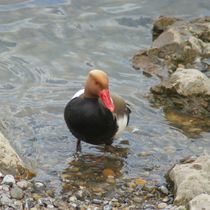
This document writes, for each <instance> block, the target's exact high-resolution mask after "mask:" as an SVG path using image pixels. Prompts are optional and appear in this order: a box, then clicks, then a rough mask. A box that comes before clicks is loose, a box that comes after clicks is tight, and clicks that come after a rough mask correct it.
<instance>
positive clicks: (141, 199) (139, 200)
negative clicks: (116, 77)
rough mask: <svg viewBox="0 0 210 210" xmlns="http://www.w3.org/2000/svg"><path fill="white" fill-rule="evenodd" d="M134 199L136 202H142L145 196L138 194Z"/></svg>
mask: <svg viewBox="0 0 210 210" xmlns="http://www.w3.org/2000/svg"><path fill="white" fill-rule="evenodd" d="M132 200H133V201H134V202H136V203H142V201H143V198H142V197H137V196H135V197H134V198H133V199H132Z"/></svg>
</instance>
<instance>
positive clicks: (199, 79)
mask: <svg viewBox="0 0 210 210" xmlns="http://www.w3.org/2000/svg"><path fill="white" fill-rule="evenodd" d="M160 87H161V88H163V89H166V90H167V91H171V92H174V91H175V92H176V93H177V94H179V95H181V96H187V97H190V96H196V95H202V96H203V97H205V96H210V80H209V79H208V77H207V76H206V75H205V74H203V73H202V72H200V71H199V70H197V69H183V68H178V69H177V70H176V71H175V72H174V73H173V74H172V75H171V77H170V78H169V79H168V80H167V81H165V82H162V83H161V85H160Z"/></svg>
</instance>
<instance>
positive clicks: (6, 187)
mask: <svg viewBox="0 0 210 210" xmlns="http://www.w3.org/2000/svg"><path fill="white" fill-rule="evenodd" d="M1 187H2V190H3V191H5V192H9V186H8V185H6V184H3V185H2V186H1Z"/></svg>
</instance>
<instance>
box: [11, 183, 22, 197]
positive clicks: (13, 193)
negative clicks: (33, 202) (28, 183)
mask: <svg viewBox="0 0 210 210" xmlns="http://www.w3.org/2000/svg"><path fill="white" fill-rule="evenodd" d="M10 195H11V197H12V198H14V199H17V200H21V199H22V198H23V196H24V193H23V190H22V189H21V188H19V187H17V186H15V187H13V188H12V189H11V191H10Z"/></svg>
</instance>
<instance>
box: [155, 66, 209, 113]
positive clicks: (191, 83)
mask: <svg viewBox="0 0 210 210" xmlns="http://www.w3.org/2000/svg"><path fill="white" fill-rule="evenodd" d="M151 92H152V94H153V95H152V97H151V101H153V102H154V103H156V102H157V103H159V104H160V105H161V104H163V105H164V106H165V107H167V109H173V108H174V109H176V110H177V111H181V112H182V113H186V114H191V115H193V116H194V117H208V116H210V80H209V79H208V78H207V77H206V76H205V75H204V74H203V73H201V72H200V71H199V70H196V69H183V68H178V69H177V70H176V71H175V72H174V73H173V74H172V75H171V77H170V78H169V79H168V80H166V81H162V82H161V83H160V84H159V85H156V86H154V87H152V88H151Z"/></svg>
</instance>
